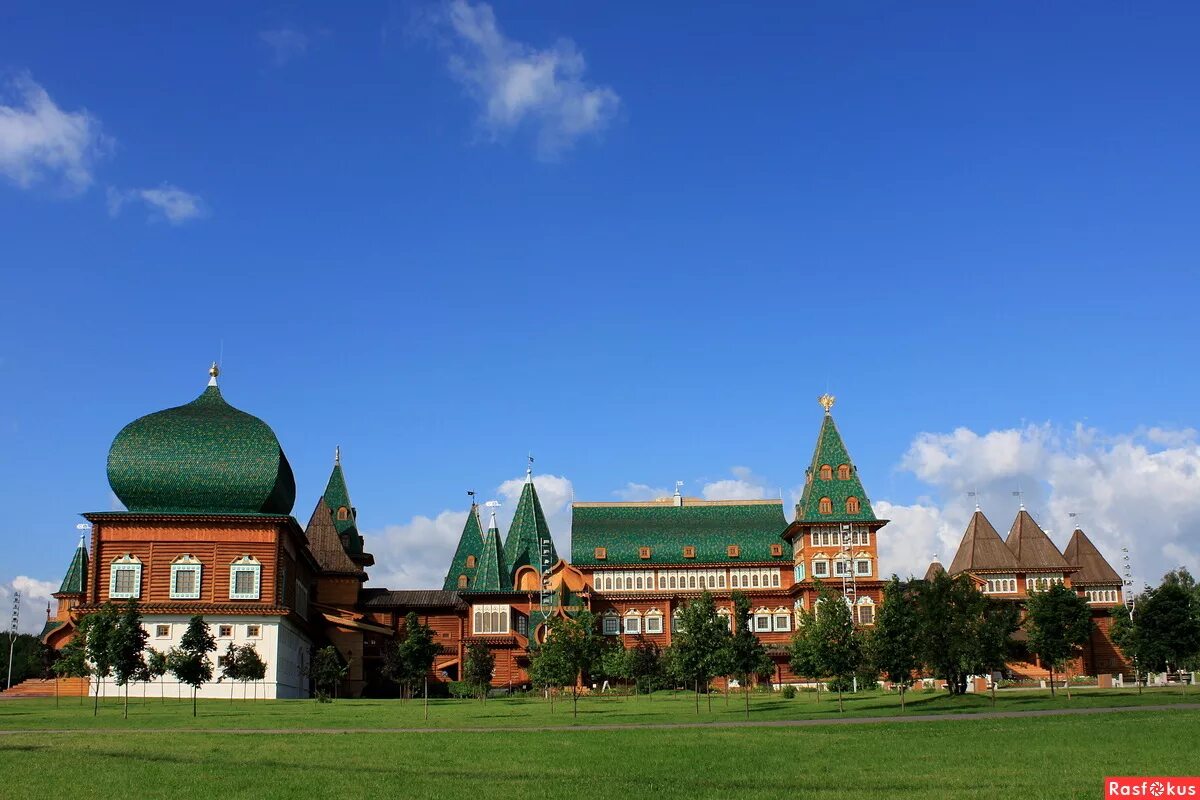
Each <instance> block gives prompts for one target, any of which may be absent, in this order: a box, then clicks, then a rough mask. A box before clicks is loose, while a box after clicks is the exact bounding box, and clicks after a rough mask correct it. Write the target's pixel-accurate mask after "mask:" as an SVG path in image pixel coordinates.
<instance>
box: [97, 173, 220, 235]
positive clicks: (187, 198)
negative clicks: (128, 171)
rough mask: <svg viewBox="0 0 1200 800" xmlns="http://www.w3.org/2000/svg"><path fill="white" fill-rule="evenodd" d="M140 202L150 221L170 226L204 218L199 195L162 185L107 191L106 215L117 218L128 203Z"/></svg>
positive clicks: (166, 184) (165, 184) (202, 204)
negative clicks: (148, 213) (144, 207)
mask: <svg viewBox="0 0 1200 800" xmlns="http://www.w3.org/2000/svg"><path fill="white" fill-rule="evenodd" d="M139 201H140V202H142V203H145V204H146V206H147V207H148V208H149V209H150V218H151V219H156V218H158V219H165V220H166V221H167V222H169V223H170V224H172V225H182V224H183V223H185V222H187V221H188V220H192V219H196V218H198V217H202V216H204V213H205V208H204V203H203V202H202V201H201V199H200V196H199V195H195V194H192V193H191V192H185V191H184V190H183V189H180V188H179V187H178V186H172V185H170V184H168V183H164V184H163V185H162V186H159V187H158V188H156V189H128V190H126V191H120V190H118V189H113V188H110V189H109V190H108V213H109V214H111V215H112V216H114V217H115V216H117V215H118V214H120V213H121V209H123V208H124V207H125V205H126V204H128V203H130V202H139Z"/></svg>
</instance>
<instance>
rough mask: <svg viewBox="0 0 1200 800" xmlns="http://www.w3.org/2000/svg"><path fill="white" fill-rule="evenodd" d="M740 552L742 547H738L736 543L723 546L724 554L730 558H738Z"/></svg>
mask: <svg viewBox="0 0 1200 800" xmlns="http://www.w3.org/2000/svg"><path fill="white" fill-rule="evenodd" d="M741 554H742V548H740V547H738V546H737V545H736V544H731V545H729V546H728V547H726V548H725V555H727V556H729V557H730V558H738V557H739V556H740V555H741Z"/></svg>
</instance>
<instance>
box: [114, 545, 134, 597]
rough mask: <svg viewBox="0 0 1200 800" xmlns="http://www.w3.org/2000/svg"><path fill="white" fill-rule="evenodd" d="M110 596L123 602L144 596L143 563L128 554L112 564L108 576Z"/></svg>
mask: <svg viewBox="0 0 1200 800" xmlns="http://www.w3.org/2000/svg"><path fill="white" fill-rule="evenodd" d="M108 596H109V597H112V598H117V599H121V600H128V599H130V598H133V597H141V596H142V562H141V559H139V558H138V557H137V556H134V555H130V554H129V553H126V554H125V555H123V556H121V557H120V558H118V559H115V560H114V561H113V562H112V566H111V567H110V568H109V574H108Z"/></svg>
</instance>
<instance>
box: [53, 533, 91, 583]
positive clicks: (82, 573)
mask: <svg viewBox="0 0 1200 800" xmlns="http://www.w3.org/2000/svg"><path fill="white" fill-rule="evenodd" d="M87 568H88V552H87V548H86V547H84V544H83V540H82V539H81V540H80V541H79V546H78V547H76V548H75V555H74V556H72V557H71V565H70V566H69V567H67V574H66V575H64V576H63V580H62V585H61V586H59V587H58V594H83V593H84V592H85V591H86V590H87Z"/></svg>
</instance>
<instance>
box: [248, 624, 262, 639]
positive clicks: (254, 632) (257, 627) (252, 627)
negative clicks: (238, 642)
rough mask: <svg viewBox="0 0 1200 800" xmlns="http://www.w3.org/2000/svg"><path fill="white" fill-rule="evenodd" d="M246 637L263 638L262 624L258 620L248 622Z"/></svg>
mask: <svg viewBox="0 0 1200 800" xmlns="http://www.w3.org/2000/svg"><path fill="white" fill-rule="evenodd" d="M246 638H247V639H261V638H262V625H261V624H260V623H257V622H251V623H250V624H248V625H247V626H246Z"/></svg>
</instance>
